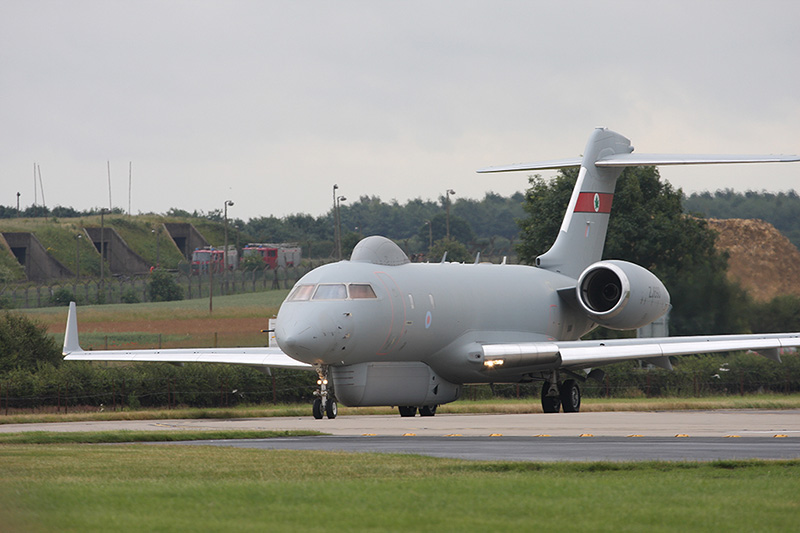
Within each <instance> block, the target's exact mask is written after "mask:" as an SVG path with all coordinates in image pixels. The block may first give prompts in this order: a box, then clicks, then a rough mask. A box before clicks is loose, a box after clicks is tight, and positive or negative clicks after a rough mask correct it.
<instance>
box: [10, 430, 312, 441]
mask: <svg viewBox="0 0 800 533" xmlns="http://www.w3.org/2000/svg"><path fill="white" fill-rule="evenodd" d="M313 435H324V433H321V432H319V431H306V430H297V431H295V430H292V431H265V430H197V431H194V430H180V431H128V430H121V431H74V432H56V431H26V432H24V433H0V444H99V443H118V442H175V441H184V440H221V439H272V438H276V437H307V436H313Z"/></svg>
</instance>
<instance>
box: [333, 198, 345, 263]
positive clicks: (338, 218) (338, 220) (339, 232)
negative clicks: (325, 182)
mask: <svg viewBox="0 0 800 533" xmlns="http://www.w3.org/2000/svg"><path fill="white" fill-rule="evenodd" d="M344 201H347V198H345V197H344V196H337V197H336V233H337V235H339V239H338V241H337V243H336V257H337V258H338V259H339V261H341V260H342V216H341V213H340V209H341V203H342V202H344Z"/></svg>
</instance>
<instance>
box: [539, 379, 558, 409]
mask: <svg viewBox="0 0 800 533" xmlns="http://www.w3.org/2000/svg"><path fill="white" fill-rule="evenodd" d="M549 390H550V382H549V381H545V382H544V385H542V411H544V412H545V413H557V412H558V410H559V409H560V408H561V398H560V397H559V396H548V395H547V393H548V391H549Z"/></svg>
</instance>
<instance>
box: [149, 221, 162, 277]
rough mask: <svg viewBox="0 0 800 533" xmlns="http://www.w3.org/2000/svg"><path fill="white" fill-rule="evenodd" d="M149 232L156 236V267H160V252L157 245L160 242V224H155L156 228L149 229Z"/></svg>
mask: <svg viewBox="0 0 800 533" xmlns="http://www.w3.org/2000/svg"><path fill="white" fill-rule="evenodd" d="M150 232H151V233H153V234H155V236H156V268H161V253H160V247H159V245H160V244H161V226H156V229H151V230H150Z"/></svg>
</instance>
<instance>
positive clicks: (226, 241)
mask: <svg viewBox="0 0 800 533" xmlns="http://www.w3.org/2000/svg"><path fill="white" fill-rule="evenodd" d="M229 205H230V206H232V205H233V202H232V201H231V200H225V215H224V217H225V251H224V252H223V255H222V257H223V258H224V260H223V261H222V264H223V265H224V269H225V272H226V273H227V272H228V206H229Z"/></svg>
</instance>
